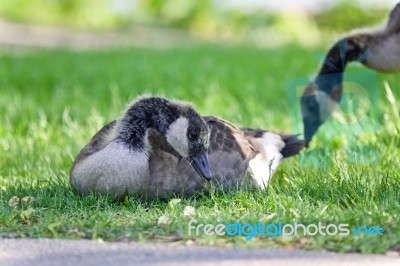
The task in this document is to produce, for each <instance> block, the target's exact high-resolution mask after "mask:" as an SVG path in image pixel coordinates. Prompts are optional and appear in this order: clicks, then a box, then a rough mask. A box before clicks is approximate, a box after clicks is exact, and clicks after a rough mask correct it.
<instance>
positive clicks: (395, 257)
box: [0, 239, 400, 266]
mask: <svg viewBox="0 0 400 266" xmlns="http://www.w3.org/2000/svg"><path fill="white" fill-rule="evenodd" d="M267 263H268V265H276V266H280V265H285V266H286V265H289V266H290V265H295V266H303V265H304V266H313V265H318V266H328V265H351V266H352V265H365V266H368V265H379V266H385V265H393V266H395V265H396V266H398V265H400V257H399V254H398V253H394V252H392V253H391V254H390V255H381V256H380V255H360V254H336V253H330V252H326V251H324V252H312V251H302V250H271V249H251V250H250V249H249V250H246V249H232V248H216V247H198V246H182V245H181V246H176V245H175V246H174V245H172V244H142V243H136V242H131V243H115V242H114V243H106V242H98V241H90V240H79V241H75V240H49V239H39V240H35V239H0V265H1V266H14V265H15V266H17V265H18V266H25V265H26V266H35V265H40V266H47V265H48V266H55V265H57V266H68V265H72V266H80V265H85V266H91V265H93V266H101V265H163V266H168V265H178V266H179V265H182V266H184V265H195V266H202V265H222V266H224V265H226V266H228V265H229V266H237V265H245V266H253V265H266V264H267Z"/></svg>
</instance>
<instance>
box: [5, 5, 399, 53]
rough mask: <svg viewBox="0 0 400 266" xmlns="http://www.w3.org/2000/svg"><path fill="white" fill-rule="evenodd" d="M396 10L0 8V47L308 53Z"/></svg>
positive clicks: (344, 7) (377, 7)
mask: <svg viewBox="0 0 400 266" xmlns="http://www.w3.org/2000/svg"><path fill="white" fill-rule="evenodd" d="M395 3H396V0H364V1H361V0H338V1H332V0H279V1H263V0H202V1H198V0H168V1H164V0H85V1H81V0H0V43H2V44H12V45H13V44H23V45H24V44H25V45H40V46H73V47H94V46H104V45H106V46H108V45H111V44H128V45H147V44H152V45H168V44H171V43H172V44H174V43H176V42H179V43H181V42H182V41H188V40H200V41H208V42H223V43H234V44H237V43H251V44H255V45H257V46H261V47H271V46H279V45H283V44H287V43H291V42H295V43H296V44H299V45H307V46H314V45H318V44H320V43H321V41H324V40H326V41H331V40H332V39H334V38H336V37H337V36H339V35H340V34H341V33H343V32H346V31H347V30H350V29H353V28H355V27H359V26H369V25H374V24H377V23H380V22H381V21H382V20H383V19H384V18H386V16H387V12H388V11H389V9H390V8H391V7H393V6H394V5H395ZM371 11H373V12H371ZM84 33H86V35H85V34H84ZM99 34H102V35H99Z"/></svg>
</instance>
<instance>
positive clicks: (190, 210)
mask: <svg viewBox="0 0 400 266" xmlns="http://www.w3.org/2000/svg"><path fill="white" fill-rule="evenodd" d="M195 212H196V209H195V208H194V207H193V206H190V205H188V206H186V207H185V209H184V210H183V215H185V216H192V215H193V214H194V213H195Z"/></svg>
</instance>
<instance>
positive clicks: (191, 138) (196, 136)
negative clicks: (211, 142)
mask: <svg viewBox="0 0 400 266" xmlns="http://www.w3.org/2000/svg"><path fill="white" fill-rule="evenodd" d="M198 137H199V135H198V134H196V133H189V139H190V140H196V139H198Z"/></svg>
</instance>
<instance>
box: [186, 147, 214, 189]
mask: <svg viewBox="0 0 400 266" xmlns="http://www.w3.org/2000/svg"><path fill="white" fill-rule="evenodd" d="M190 164H191V165H192V167H193V168H194V170H196V172H197V173H198V174H199V175H200V176H201V177H202V178H204V179H205V180H207V181H211V172H210V167H209V165H208V155H207V151H206V150H202V151H201V152H200V153H199V154H198V155H197V156H192V157H190Z"/></svg>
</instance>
